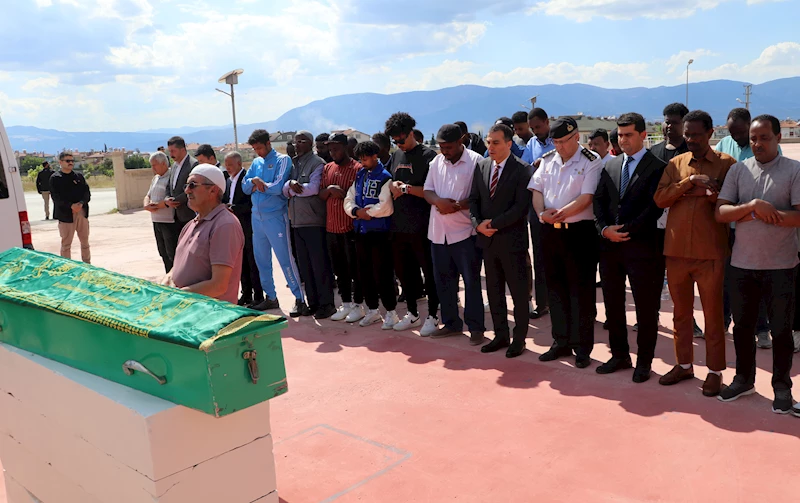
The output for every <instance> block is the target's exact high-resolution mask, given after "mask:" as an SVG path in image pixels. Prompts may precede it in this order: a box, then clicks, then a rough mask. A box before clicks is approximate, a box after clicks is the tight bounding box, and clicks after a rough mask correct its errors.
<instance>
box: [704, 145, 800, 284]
mask: <svg viewBox="0 0 800 503" xmlns="http://www.w3.org/2000/svg"><path fill="white" fill-rule="evenodd" d="M719 199H724V200H726V201H730V202H732V203H734V204H744V203H747V202H750V201H752V200H753V199H762V200H764V201H767V202H768V203H770V204H772V205H773V206H775V208H776V209H778V210H792V209H794V208H793V206H794V205H797V204H800V162H798V161H794V160H792V159H788V158H786V157H783V156H781V155H779V156H778V157H776V158H775V159H774V160H772V161H771V162H769V163H767V164H761V163H759V162H758V161H757V160H756V158H755V157H751V158H749V159H745V160H744V161H741V162H737V163H736V164H734V165H733V166H731V169H730V171H728V175H727V176H726V177H725V183H724V184H723V186H722V190H721V191H720V193H719ZM797 250H798V243H797V230H796V229H795V228H794V227H778V226H777V225H770V224H767V223H764V222H762V221H761V220H758V219H755V220H750V221H744V222H738V223H737V224H736V242H735V243H734V245H733V254H732V255H731V265H732V266H734V267H738V268H739V269H751V270H776V269H792V268H794V267H795V266H796V265H797V264H798V259H797Z"/></svg>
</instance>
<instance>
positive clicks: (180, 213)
mask: <svg viewBox="0 0 800 503" xmlns="http://www.w3.org/2000/svg"><path fill="white" fill-rule="evenodd" d="M167 150H168V151H169V156H170V157H171V158H172V160H173V161H175V163H174V164H173V165H172V168H170V179H169V184H168V185H167V197H166V199H164V202H165V203H166V205H167V206H169V207H170V208H173V209H174V210H175V225H174V226H173V227H172V231H173V232H175V233H176V235H175V236H170V237H171V238H172V239H168V240H167V241H168V242H170V243H177V242H178V237H179V236H180V234H181V231H182V230H183V227H184V226H185V225H186V224H187V223H188V222H189V221H190V220H192V219H193V218H194V216H195V212H194V210H192V209H191V208H189V204H188V202H189V200H188V196H187V195H186V193H185V192H184V190H183V189H184V186H185V185H186V181H187V180H188V178H189V173H191V171H192V168H194V167H195V166H197V164H198V163H197V159H195V158H194V157H192V156H190V155H189V153H188V152H187V151H186V142H185V141H184V140H183V138H181V137H180V136H173V137H172V138H170V139H169V141H167ZM170 251H171V252H172V255H173V256H174V255H175V250H170Z"/></svg>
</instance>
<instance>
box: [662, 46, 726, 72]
mask: <svg viewBox="0 0 800 503" xmlns="http://www.w3.org/2000/svg"><path fill="white" fill-rule="evenodd" d="M705 56H717V55H716V54H714V53H713V52H711V51H709V50H708V49H696V50H694V51H681V52H679V53H678V54H673V55H672V56H670V58H669V59H668V60H667V61H666V63H665V64H664V65H665V67H666V69H667V73H675V72H676V71H678V70H682V71H683V73H682V75H686V64H687V63H688V62H689V60H690V59H694V60H699V59H700V58H701V57H705Z"/></svg>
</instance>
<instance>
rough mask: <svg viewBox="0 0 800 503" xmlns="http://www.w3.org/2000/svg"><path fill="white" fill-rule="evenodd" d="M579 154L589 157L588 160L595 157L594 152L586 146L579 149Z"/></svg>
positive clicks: (592, 159)
mask: <svg viewBox="0 0 800 503" xmlns="http://www.w3.org/2000/svg"><path fill="white" fill-rule="evenodd" d="M581 154H583V156H584V157H586V158H587V159H589V160H590V161H594V160H595V159H597V155H595V153H594V152H592V151H591V150H589V149H586V148H582V149H581Z"/></svg>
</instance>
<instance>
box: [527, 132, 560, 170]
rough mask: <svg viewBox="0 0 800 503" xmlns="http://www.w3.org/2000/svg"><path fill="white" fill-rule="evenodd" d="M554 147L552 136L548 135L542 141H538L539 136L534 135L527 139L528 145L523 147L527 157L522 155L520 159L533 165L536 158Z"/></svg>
mask: <svg viewBox="0 0 800 503" xmlns="http://www.w3.org/2000/svg"><path fill="white" fill-rule="evenodd" d="M554 148H556V146H555V144H553V139H552V138H550V137H548V138H547V140H546V141H545V142H544V143H542V142H541V141H539V137H538V136H536V135H534V137H533V138H531V139H530V140H528V146H527V147H525V153H526V155H527V156H528V157H523V158H522V160H523V161H525V162H527V163H528V164H530V165H533V163H534V162H535V161H536V159H539V158H541V157H542V156H543V155H545V154H546V153H548V152H550V151H551V150H553V149H554Z"/></svg>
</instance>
